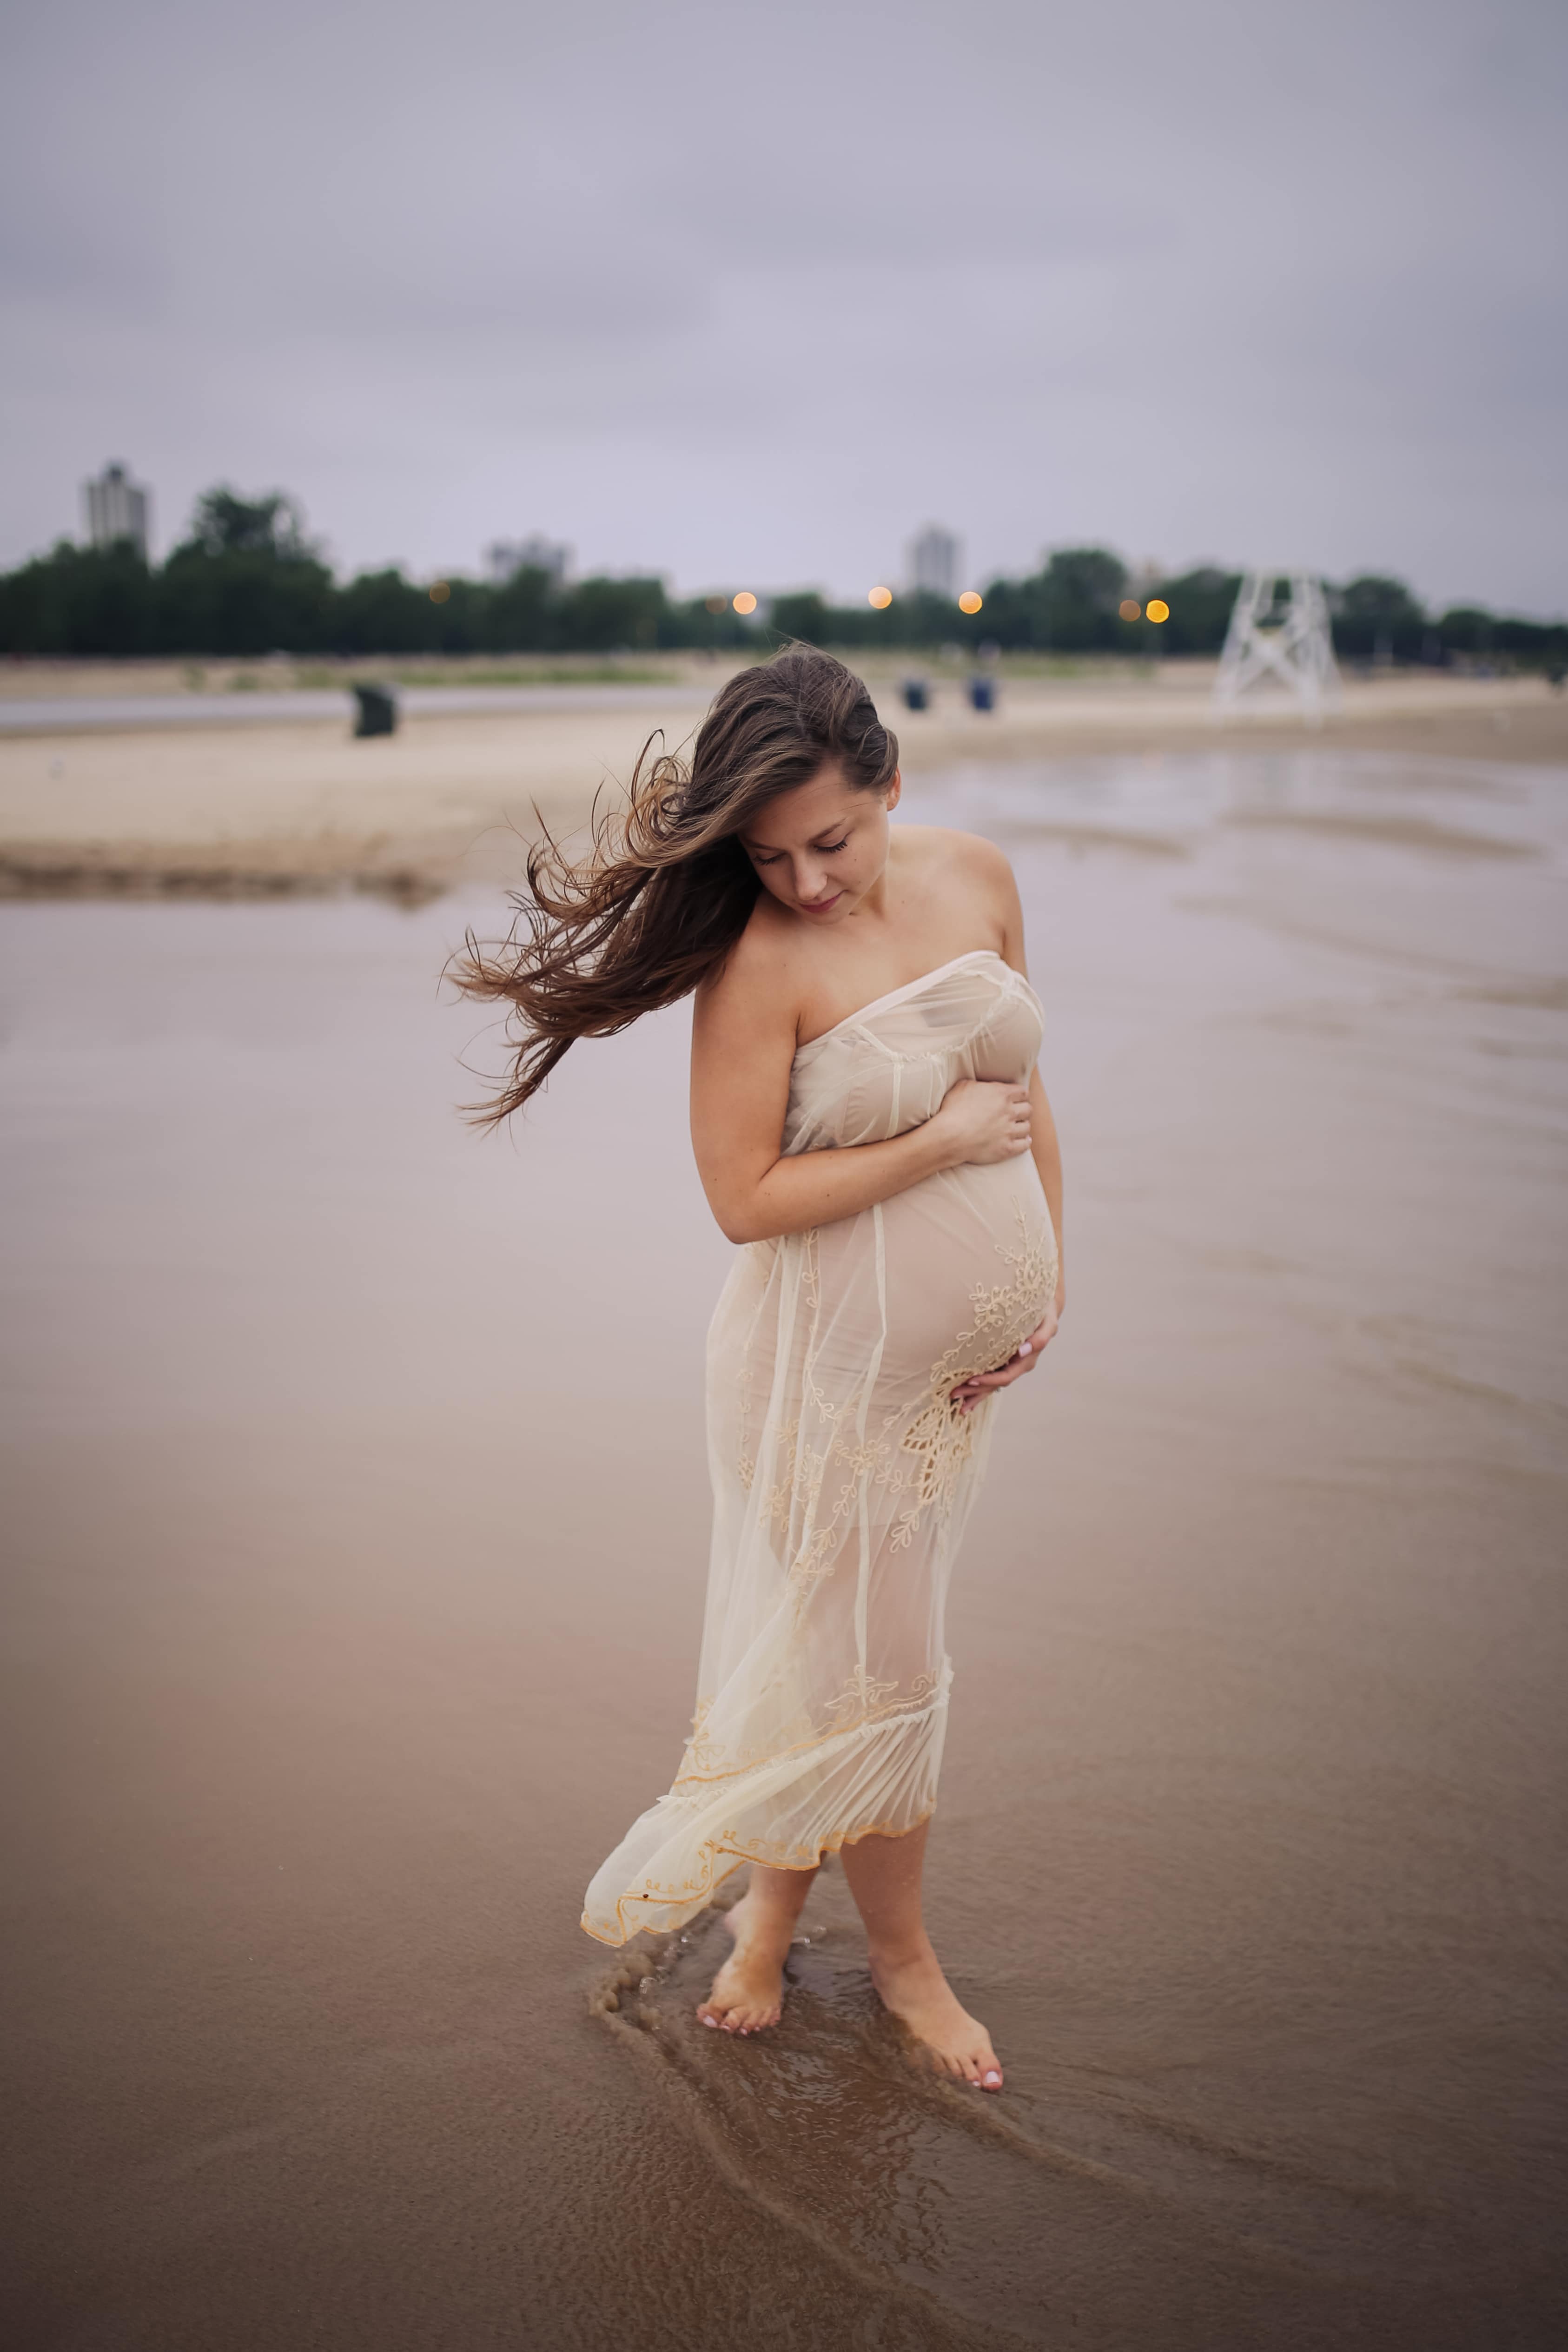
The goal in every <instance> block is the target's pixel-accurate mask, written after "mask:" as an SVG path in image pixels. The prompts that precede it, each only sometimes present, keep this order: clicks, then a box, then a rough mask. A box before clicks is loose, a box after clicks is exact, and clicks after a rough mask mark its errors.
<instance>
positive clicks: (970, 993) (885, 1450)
mask: <svg viewBox="0 0 1568 2352" xmlns="http://www.w3.org/2000/svg"><path fill="white" fill-rule="evenodd" d="M1040 1037H1041V1013H1040V1006H1039V1001H1038V999H1037V997H1036V995H1035V993H1034V991H1033V990H1032V989H1031V988H1030V986H1029V984H1028V982H1026V980H1024V979H1023V978H1022V977H1021V975H1020V974H1019V973H1017V972H1016V971H1012V970H1011V969H1010V968H1009V966H1008V965H1006V964H1005V963H1004V962H1003V961H1002V959H1001V958H1000V957H999V956H997V955H995V954H994V953H993V952H992V951H991V950H988V949H987V950H976V951H975V952H974V953H973V954H970V955H964V956H960V957H958V958H956V959H955V960H954V961H952V963H947V964H943V965H942V966H941V967H940V969H939V970H937V971H931V972H928V973H926V974H925V976H924V977H923V978H922V979H921V980H916V981H911V982H910V983H909V985H908V986H907V987H904V988H899V989H895V990H893V991H892V992H890V993H889V995H886V996H882V997H879V998H878V999H877V1000H876V1001H875V1002H874V1003H870V1004H867V1005H863V1006H862V1007H861V1009H860V1010H859V1012H858V1013H851V1014H850V1015H849V1016H848V1018H847V1019H846V1020H844V1021H841V1022H840V1023H839V1024H837V1027H836V1028H833V1029H830V1030H828V1031H827V1032H826V1034H825V1035H823V1036H820V1037H817V1038H814V1039H813V1040H812V1042H811V1043H810V1044H809V1045H803V1046H802V1047H801V1048H800V1049H799V1051H798V1052H797V1054H796V1055H795V1066H794V1070H793V1073H792V1076H791V1081H790V1095H789V1108H788V1112H787V1115H786V1119H785V1125H784V1150H785V1151H786V1152H796V1151H818V1150H835V1149H842V1148H844V1147H847V1146H849V1145H853V1144H858V1143H872V1142H876V1141H878V1140H879V1139H881V1138H883V1137H888V1136H895V1135H901V1134H903V1133H904V1132H905V1131H906V1130H907V1129H910V1128H913V1127H918V1126H919V1125H921V1122H922V1121H923V1120H925V1119H928V1118H931V1115H932V1113H933V1112H934V1111H935V1110H936V1109H937V1108H939V1107H940V1105H941V1102H942V1097H943V1096H944V1095H945V1094H946V1093H947V1091H948V1088H949V1087H952V1086H953V1085H955V1084H956V1083H957V1081H958V1080H959V1079H960V1078H1004V1079H1011V1080H1016V1081H1017V1082H1019V1083H1020V1084H1022V1083H1025V1082H1026V1081H1027V1078H1028V1076H1029V1072H1030V1070H1031V1069H1032V1067H1033V1066H1034V1062H1035V1058H1036V1056H1037V1054H1038V1052H1039V1048H1040ZM1055 1286H1056V1241H1055V1237H1054V1234H1053V1232H1052V1228H1051V1223H1050V1217H1049V1213H1048V1212H1047V1207H1046V1202H1045V1195H1044V1193H1043V1192H1042V1191H1041V1189H1040V1181H1039V1177H1038V1175H1037V1171H1036V1168H1035V1163H1034V1160H1033V1158H1032V1156H1031V1155H1029V1154H1027V1153H1024V1154H1021V1155H1020V1156H1019V1157H1018V1158H1016V1159H1014V1160H999V1161H997V1162H995V1163H994V1164H993V1165H991V1166H989V1167H984V1168H976V1167H964V1168H953V1169H948V1170H945V1171H942V1172H941V1173H939V1174H937V1175H933V1176H928V1177H926V1178H925V1179H924V1180H923V1181H921V1183H919V1184H915V1185H912V1186H911V1187H910V1190H909V1191H908V1192H900V1193H897V1194H896V1195H895V1196H894V1197H893V1199H891V1200H889V1201H884V1202H881V1203H879V1205H878V1206H877V1207H874V1208H870V1209H866V1210H863V1211H861V1212H860V1213H859V1214H858V1215H857V1216H853V1217H846V1218H844V1219H842V1220H841V1221H839V1222H838V1223H834V1224H828V1225H822V1226H818V1227H816V1228H815V1229H814V1230H812V1231H811V1232H808V1233H804V1234H789V1235H786V1236H784V1238H782V1239H779V1240H776V1241H767V1242H756V1243H752V1244H750V1245H749V1246H748V1247H745V1248H743V1249H742V1250H741V1251H740V1252H739V1253H738V1254H737V1257H736V1261H735V1265H734V1266H733V1268H732V1270H731V1275H730V1277H729V1280H728V1281H727V1282H726V1284H725V1286H724V1289H723V1291H722V1293H721V1297H720V1299H719V1304H718V1307H717V1309H716V1311H715V1313H714V1317H713V1321H712V1325H711V1328H710V1332H709V1340H708V1433H709V1455H710V1469H711V1474H712V1481H713V1541H712V1553H711V1559H710V1570H709V1582H708V1601H707V1613H706V1619H705V1624H704V1632H703V1642H702V1657H701V1664H700V1670H699V1675H698V1704H697V1713H696V1716H695V1718H694V1720H693V1724H692V1731H691V1737H690V1739H689V1742H688V1744H687V1748H686V1753H685V1755H684V1757H683V1759H682V1761H681V1765H680V1769H679V1773H678V1774H677V1776H676V1780H675V1783H674V1786H673V1787H672V1788H671V1789H670V1790H669V1791H668V1795H666V1796H663V1797H661V1798H660V1799H659V1801H658V1803H657V1804H656V1805H654V1806H652V1807H651V1808H650V1810H649V1811H647V1812H646V1813H644V1814H643V1815H642V1816H641V1818H640V1819H639V1820H638V1821H637V1822H634V1823H633V1825H632V1827H631V1829H630V1830H629V1831H628V1832H627V1833H626V1837H625V1838H624V1839H623V1840H622V1842H621V1843H620V1844H619V1845H618V1846H617V1847H616V1851H615V1853H613V1854H611V1856H610V1857H609V1860H608V1861H607V1862H606V1863H605V1864H604V1866H603V1868H602V1869H601V1870H600V1871H599V1872H598V1873H597V1874H596V1876H595V1879H594V1882H593V1885H591V1886H590V1888H589V1890H588V1897H587V1906H586V1909H585V1911H584V1918H583V1925H584V1927H586V1928H587V1930H588V1932H589V1933H590V1935H594V1936H597V1937H600V1938H601V1939H602V1940H603V1941H604V1942H605V1943H609V1944H621V1943H624V1942H625V1941H626V1938H627V1937H629V1936H632V1935H635V1934H636V1933H637V1930H638V1929H639V1928H642V1927H651V1928H659V1929H668V1928H671V1927H679V1925H680V1924H681V1923H682V1922H683V1921H684V1920H687V1919H689V1918H690V1917H691V1916H692V1915H693V1914H694V1913H695V1912H697V1911H699V1910H700V1909H701V1908H702V1906H704V1905H705V1904H706V1903H707V1902H708V1901H709V1899H710V1896H711V1895H712V1893H713V1891H714V1888H715V1887H716V1886H717V1885H719V1883H720V1882H721V1880H722V1879H723V1878H725V1877H727V1876H728V1875H729V1874H730V1872H731V1871H732V1870H734V1869H735V1868H736V1867H737V1866H738V1865H739V1864H742V1863H743V1862H762V1863H767V1864H773V1866H774V1867H775V1868H782V1869H809V1868H810V1867H811V1866H812V1865H813V1864H816V1863H817V1862H819V1861H820V1860H821V1858H822V1856H823V1854H824V1853H832V1852H837V1849H838V1848H839V1847H840V1846H841V1845H843V1844H845V1843H852V1842H853V1841H854V1840H855V1839H856V1838H858V1837H863V1836H865V1835H866V1834H867V1833H868V1832H871V1831H877V1832H882V1833H884V1834H889V1835H897V1834H900V1833H902V1832H905V1831H907V1830H910V1829H913V1828H915V1827H916V1826H917V1825H918V1824H919V1823H920V1822H922V1821H924V1820H926V1819H927V1818H928V1817H929V1816H930V1814H931V1811H932V1810H933V1809H934V1806H935V1803H936V1789H937V1776H938V1773H939V1770H940V1769H941V1764H942V1738H943V1733H944V1731H945V1728H946V1720H947V1697H948V1685H949V1682H950V1680H951V1674H952V1669H951V1665H950V1662H949V1660H948V1657H947V1654H946V1652H945V1648H944V1646H943V1626H942V1618H943V1610H944V1605H945V1602H946V1599H947V1587H948V1580H949V1576H950V1573H951V1570H952V1559H953V1555H954V1553H955V1551H956V1549H957V1547H958V1543H959V1538H960V1537H961V1535H962V1533H963V1523H964V1520H965V1517H967V1514H968V1511H969V1508H970V1506H971V1504H972V1502H973V1496H974V1494H975V1491H976V1487H977V1486H978V1483H979V1479H980V1477H981V1475H982V1472H983V1469H984V1456H985V1451H986V1445H987V1440H988V1436H989V1423H990V1416H991V1414H992V1412H994V1400H989V1399H988V1400H987V1401H986V1402H983V1403H981V1404H979V1405H977V1406H976V1407H975V1408H974V1410H973V1412H971V1413H968V1414H963V1413H960V1412H957V1411H956V1409H955V1408H954V1407H952V1405H951V1404H950V1403H949V1402H948V1398H949V1393H950V1391H952V1389H953V1388H954V1387H955V1386H956V1385H957V1383H958V1382H959V1381H962V1380H963V1379H964V1378H965V1377H966V1376H967V1375H968V1374H970V1373H972V1372H978V1371H986V1370H992V1369H994V1367H995V1366H996V1365H998V1364H1001V1363H1005V1361H1006V1360H1007V1358H1008V1357H1009V1356H1011V1355H1012V1354H1013V1353H1014V1352H1015V1350H1016V1348H1017V1345H1018V1342H1019V1341H1020V1340H1021V1339H1026V1338H1027V1336H1028V1334H1029V1333H1030V1332H1031V1331H1033V1330H1035V1329H1036V1328H1037V1326H1038V1324H1039V1323H1040V1321H1041V1319H1042V1318H1043V1317H1044V1315H1045V1313H1046V1309H1047V1304H1048V1302H1049V1300H1050V1299H1051V1297H1052V1296H1053V1295H1054V1292H1055Z"/></svg>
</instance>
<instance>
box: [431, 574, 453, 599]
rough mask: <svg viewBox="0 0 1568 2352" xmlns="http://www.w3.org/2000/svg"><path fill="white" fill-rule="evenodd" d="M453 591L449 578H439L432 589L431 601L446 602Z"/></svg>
mask: <svg viewBox="0 0 1568 2352" xmlns="http://www.w3.org/2000/svg"><path fill="white" fill-rule="evenodd" d="M451 593H452V583H451V582H450V581H449V580H437V582H435V583H434V584H433V586H432V588H431V590H430V602H431V603H432V604H445V603H446V601H447V597H448V596H449V595H450V594H451Z"/></svg>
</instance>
